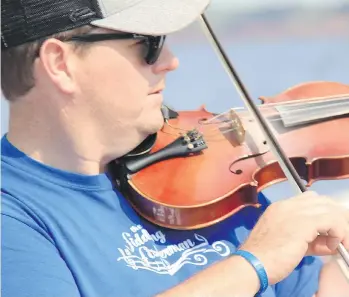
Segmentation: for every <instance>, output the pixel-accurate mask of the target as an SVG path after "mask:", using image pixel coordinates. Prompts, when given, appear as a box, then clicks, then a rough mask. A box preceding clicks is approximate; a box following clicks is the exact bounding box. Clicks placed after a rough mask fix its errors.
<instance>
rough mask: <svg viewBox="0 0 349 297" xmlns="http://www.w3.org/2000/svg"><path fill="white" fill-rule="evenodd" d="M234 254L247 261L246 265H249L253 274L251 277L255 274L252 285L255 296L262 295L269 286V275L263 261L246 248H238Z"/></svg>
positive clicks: (250, 272)
mask: <svg viewBox="0 0 349 297" xmlns="http://www.w3.org/2000/svg"><path fill="white" fill-rule="evenodd" d="M234 255H235V256H236V257H239V258H241V259H242V260H243V261H245V264H246V265H249V267H250V269H249V270H248V271H249V274H250V275H251V276H250V277H252V275H254V277H253V278H252V279H251V280H253V283H251V287H252V288H254V291H255V292H254V296H256V297H257V296H260V295H261V294H262V293H264V292H265V291H266V290H267V288H268V286H269V281H268V275H267V272H266V271H265V269H264V266H263V264H262V262H261V261H260V260H259V259H258V258H257V257H256V256H255V255H253V254H252V253H250V252H248V251H245V250H237V251H236V252H235V253H234ZM246 269H247V267H246V268H245V270H246ZM256 288H257V289H256Z"/></svg>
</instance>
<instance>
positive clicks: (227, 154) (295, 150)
mask: <svg viewBox="0 0 349 297" xmlns="http://www.w3.org/2000/svg"><path fill="white" fill-rule="evenodd" d="M260 99H261V101H262V104H261V105H260V106H259V110H260V112H261V113H262V115H263V116H264V118H265V119H266V120H267V121H268V122H269V123H270V127H271V129H272V130H273V133H274V135H276V137H277V139H278V141H279V143H280V145H281V146H282V147H283V148H284V150H285V153H286V155H287V157H288V158H289V159H290V160H291V162H292V164H293V166H294V167H295V169H296V171H297V173H298V174H299V176H300V177H301V178H302V179H303V180H305V181H307V186H308V187H309V186H310V185H311V184H312V183H313V182H315V181H317V180H325V179H343V178H349V132H348V131H349V85H344V84H340V83H337V82H326V81H319V82H308V83H302V84H299V85H297V86H294V87H291V88H289V89H287V90H285V91H284V92H282V93H280V94H278V95H275V96H272V97H261V98H260ZM172 113H173V111H172ZM148 141H149V140H148ZM150 145H151V148H150V149H147V150H143V153H140V151H139V152H138V153H134V154H133V155H132V156H130V155H129V156H127V157H125V158H124V160H122V161H121V162H119V164H122V162H124V163H123V169H122V170H123V176H122V177H121V178H120V176H119V178H120V180H122V184H123V189H122V190H123V191H124V193H125V195H126V197H127V198H128V199H129V200H130V202H131V204H132V205H133V207H134V208H135V209H136V210H137V211H138V213H139V214H140V215H141V216H143V217H145V218H146V219H147V220H149V221H151V222H153V223H154V224H157V225H161V226H163V227H167V228H172V229H197V228H202V227H206V226H209V225H212V224H215V223H217V222H219V221H221V220H224V219H225V218H227V217H229V216H231V215H234V214H235V213H236V212H238V211H239V210H241V209H242V208H244V207H246V206H254V207H259V206H260V205H259V203H258V199H257V198H258V192H259V191H262V190H263V189H265V188H266V187H268V186H271V185H273V184H275V183H278V182H281V181H284V180H286V176H285V174H284V173H283V171H282V169H281V167H280V165H279V163H278V162H277V160H276V158H275V156H274V154H273V153H272V151H271V150H270V148H269V146H268V144H267V141H266V139H265V137H264V135H263V133H262V132H261V130H260V128H259V127H258V125H257V124H256V121H255V120H254V119H253V117H252V116H251V115H250V113H249V112H248V111H246V110H245V109H243V108H235V109H231V110H228V111H226V112H224V113H222V114H213V113H211V112H209V111H207V110H206V109H205V107H204V106H202V107H201V108H199V109H198V110H185V111H179V112H176V114H174V113H173V114H172V116H171V117H170V118H167V119H165V123H164V125H163V127H162V129H161V130H160V131H159V132H158V133H157V134H156V138H155V137H154V138H153V140H152V141H151V142H149V143H148V147H149V146H150Z"/></svg>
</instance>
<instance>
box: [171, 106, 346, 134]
mask: <svg viewBox="0 0 349 297" xmlns="http://www.w3.org/2000/svg"><path fill="white" fill-rule="evenodd" d="M304 105H306V104H303V106H304ZM345 105H348V107H349V101H348V102H347V101H345V102H337V103H331V104H324V105H320V106H313V107H312V111H313V110H315V109H323V108H326V107H338V106H345ZM306 110H307V108H306V107H305V108H298V109H294V110H288V111H285V112H284V113H283V115H280V113H279V114H278V115H277V116H276V117H274V118H272V119H268V122H276V121H282V120H283V119H287V120H292V119H297V118H299V115H297V113H299V112H300V111H306ZM228 112H229V111H227V112H225V113H221V114H218V115H216V116H214V117H213V118H214V119H217V118H219V117H222V116H223V115H225V114H226V113H228ZM344 113H345V112H344ZM344 113H343V114H344ZM348 113H349V109H348ZM292 114H295V115H292ZM213 118H210V119H208V120H206V121H205V122H206V123H204V124H203V125H202V124H198V125H197V126H196V127H194V128H193V129H197V130H198V131H200V130H201V129H200V128H201V127H202V126H205V125H212V126H215V127H214V128H213V127H212V129H209V130H206V131H205V135H206V136H208V135H207V134H208V133H209V132H217V130H219V128H222V127H223V125H224V124H232V123H233V122H234V120H231V119H228V118H227V117H225V119H224V120H219V121H217V122H214V123H212V119H213ZM239 118H240V119H244V120H251V119H252V120H253V117H252V116H242V117H239ZM207 122H209V123H208V124H207ZM166 123H167V125H168V126H169V127H171V128H172V129H175V130H180V131H183V132H184V133H186V132H188V131H189V130H190V129H184V128H181V127H176V126H173V125H171V124H170V123H169V122H168V121H167V120H166ZM217 126H218V127H217ZM235 130H238V128H230V129H227V130H225V131H222V130H220V131H218V132H217V133H218V134H225V133H229V132H232V131H235ZM166 133H168V134H172V133H169V132H166ZM173 135H176V134H173ZM213 135H215V134H213Z"/></svg>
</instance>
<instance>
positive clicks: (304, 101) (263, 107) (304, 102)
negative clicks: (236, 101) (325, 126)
mask: <svg viewBox="0 0 349 297" xmlns="http://www.w3.org/2000/svg"><path fill="white" fill-rule="evenodd" d="M329 98H330V99H329ZM323 99H327V100H328V99H329V100H328V102H329V101H334V100H347V99H349V94H344V95H342V96H332V97H329V96H328V97H315V98H311V99H299V100H296V101H287V102H281V103H268V104H264V105H260V106H259V108H260V109H261V110H267V109H270V110H272V111H274V110H275V108H276V107H278V106H285V105H292V106H297V105H303V106H304V105H307V104H310V103H316V102H319V100H321V101H322V100H323ZM321 101H320V102H321ZM330 105H332V106H333V103H332V104H330ZM322 107H323V105H322ZM238 110H245V108H244V107H234V108H230V109H228V110H227V111H224V112H222V113H220V114H217V115H215V116H214V117H212V118H210V119H208V120H206V124H208V123H209V122H211V121H213V120H215V119H217V118H219V117H221V116H224V115H226V114H228V113H231V111H238Z"/></svg>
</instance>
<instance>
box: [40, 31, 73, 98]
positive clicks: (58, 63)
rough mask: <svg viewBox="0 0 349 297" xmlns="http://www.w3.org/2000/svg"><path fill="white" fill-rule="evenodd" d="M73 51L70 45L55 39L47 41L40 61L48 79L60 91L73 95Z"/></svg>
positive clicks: (42, 48)
mask: <svg viewBox="0 0 349 297" xmlns="http://www.w3.org/2000/svg"><path fill="white" fill-rule="evenodd" d="M72 50H73V49H72V48H71V46H69V44H67V43H64V42H62V41H60V40H58V39H54V38H50V39H47V40H46V41H45V42H44V43H43V44H42V46H41V48H40V60H41V62H42V66H43V68H44V70H45V71H46V73H47V75H48V77H49V78H50V79H51V81H52V82H53V84H54V85H55V86H56V87H57V88H58V89H59V90H60V91H62V92H64V93H67V94H71V93H72V92H73V91H74V87H75V86H74V80H73V75H72V70H73V67H72V66H73V57H74V55H73V54H72Z"/></svg>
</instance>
